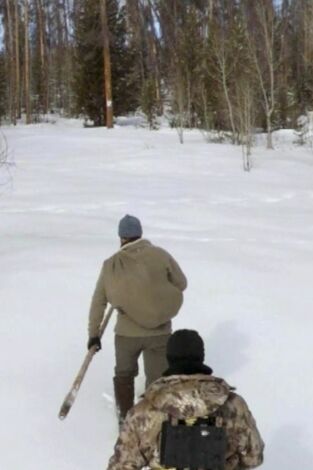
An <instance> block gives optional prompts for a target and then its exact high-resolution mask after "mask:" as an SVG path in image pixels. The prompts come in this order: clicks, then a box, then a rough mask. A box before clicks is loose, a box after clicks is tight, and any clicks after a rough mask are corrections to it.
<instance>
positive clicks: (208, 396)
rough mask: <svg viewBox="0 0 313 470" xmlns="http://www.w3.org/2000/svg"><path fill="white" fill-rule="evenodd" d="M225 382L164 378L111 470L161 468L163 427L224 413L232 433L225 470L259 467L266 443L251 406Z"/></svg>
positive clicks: (127, 430)
mask: <svg viewBox="0 0 313 470" xmlns="http://www.w3.org/2000/svg"><path fill="white" fill-rule="evenodd" d="M233 390H234V389H233V388H232V387H230V386H229V385H228V384H227V383H226V382H225V381H224V380H223V379H220V378H217V377H213V376H209V375H202V374H196V375H172V376H169V377H162V378H160V379H158V380H157V381H156V382H154V383H153V384H152V385H151V386H150V387H149V388H148V389H147V391H146V393H145V395H144V396H143V398H142V400H141V401H140V402H139V403H137V405H135V406H134V407H133V408H132V409H131V410H130V411H129V413H128V415H127V417H126V420H125V422H124V425H123V427H122V429H121V432H120V435H119V438H118V440H117V442H116V444H115V448H114V454H113V456H112V457H111V459H110V461H109V464H108V470H137V469H141V468H143V467H150V468H153V469H157V468H160V459H159V443H160V430H161V427H162V422H163V421H165V420H167V419H168V417H169V415H170V416H172V417H174V418H178V419H187V418H191V417H200V416H206V415H211V414H214V413H218V416H221V417H222V419H223V426H224V427H225V429H226V434H227V454H226V467H225V470H241V469H247V468H253V467H257V466H258V465H261V463H262V462H263V448H264V444H263V441H262V439H261V436H260V434H259V432H258V430H257V427H256V423H255V420H254V418H253V416H252V414H251V413H250V411H249V409H248V406H247V404H246V403H245V401H244V400H243V399H242V398H241V397H240V396H239V395H237V394H236V393H234V392H233Z"/></svg>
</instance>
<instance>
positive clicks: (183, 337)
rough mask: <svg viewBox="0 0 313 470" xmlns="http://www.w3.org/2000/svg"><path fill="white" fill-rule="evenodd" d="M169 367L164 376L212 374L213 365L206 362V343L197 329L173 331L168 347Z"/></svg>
mask: <svg viewBox="0 0 313 470" xmlns="http://www.w3.org/2000/svg"><path fill="white" fill-rule="evenodd" d="M166 357H167V361H168V365H169V367H168V369H167V370H166V371H165V372H164V373H163V376H169V375H177V374H178V375H179V374H185V375H186V374H187V375H191V374H208V375H211V374H212V372H213V371H212V369H211V367H209V366H207V365H205V364H203V362H204V343H203V340H202V338H201V336H200V335H199V334H198V333H197V332H196V331H195V330H177V331H175V333H173V334H172V335H171V336H170V338H169V340H168V342H167V349H166Z"/></svg>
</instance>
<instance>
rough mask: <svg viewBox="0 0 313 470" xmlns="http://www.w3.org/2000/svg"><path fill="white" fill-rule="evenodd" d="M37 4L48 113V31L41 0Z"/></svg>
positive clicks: (42, 69)
mask: <svg viewBox="0 0 313 470" xmlns="http://www.w3.org/2000/svg"><path fill="white" fill-rule="evenodd" d="M36 4H37V15H38V16H37V17H38V28H39V52H40V64H41V80H42V83H41V85H42V90H43V96H42V98H43V102H42V105H43V112H44V114H46V113H47V112H48V108H49V93H48V68H47V54H46V37H45V36H46V33H45V21H44V12H43V6H42V3H41V0H36Z"/></svg>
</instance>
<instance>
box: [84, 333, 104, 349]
mask: <svg viewBox="0 0 313 470" xmlns="http://www.w3.org/2000/svg"><path fill="white" fill-rule="evenodd" d="M92 346H96V347H97V348H96V351H99V349H101V341H100V338H99V336H95V337H94V338H89V340H88V345H87V348H88V349H90V348H92Z"/></svg>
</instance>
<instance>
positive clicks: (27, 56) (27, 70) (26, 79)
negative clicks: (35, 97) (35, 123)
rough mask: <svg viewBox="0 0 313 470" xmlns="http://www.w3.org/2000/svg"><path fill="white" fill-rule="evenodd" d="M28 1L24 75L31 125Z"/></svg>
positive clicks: (26, 103) (25, 18) (25, 16)
mask: <svg viewBox="0 0 313 470" xmlns="http://www.w3.org/2000/svg"><path fill="white" fill-rule="evenodd" d="M28 7H29V5H28V0H25V4H24V8H25V10H24V28H25V30H24V32H25V37H24V42H25V45H24V48H25V49H24V52H25V56H24V61H25V64H24V73H25V111H26V124H30V123H31V107H30V77H29V35H28V24H29V15H28V13H29V12H28Z"/></svg>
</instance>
